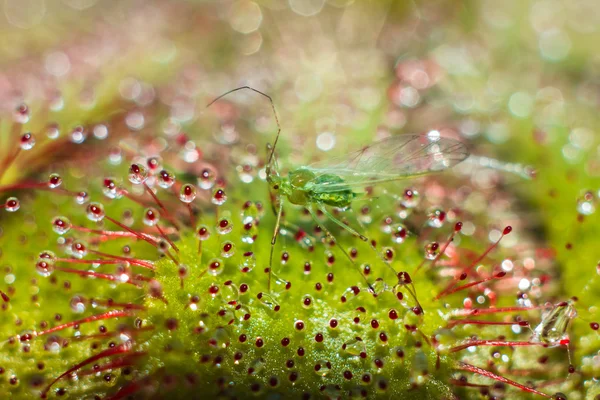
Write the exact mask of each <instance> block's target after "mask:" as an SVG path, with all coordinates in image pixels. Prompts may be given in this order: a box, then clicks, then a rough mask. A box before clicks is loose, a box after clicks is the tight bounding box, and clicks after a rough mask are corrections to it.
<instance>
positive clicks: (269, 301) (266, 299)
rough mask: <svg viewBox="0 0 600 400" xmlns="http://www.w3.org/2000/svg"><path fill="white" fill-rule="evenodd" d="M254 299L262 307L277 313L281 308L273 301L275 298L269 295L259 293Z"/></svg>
mask: <svg viewBox="0 0 600 400" xmlns="http://www.w3.org/2000/svg"><path fill="white" fill-rule="evenodd" d="M256 298H257V299H258V301H260V302H261V304H262V305H263V306H265V307H267V308H268V309H270V310H272V311H275V312H277V311H279V309H280V308H281V306H280V305H279V303H278V302H277V301H276V300H275V297H273V296H272V295H271V294H269V293H265V292H261V293H259V294H258V295H256Z"/></svg>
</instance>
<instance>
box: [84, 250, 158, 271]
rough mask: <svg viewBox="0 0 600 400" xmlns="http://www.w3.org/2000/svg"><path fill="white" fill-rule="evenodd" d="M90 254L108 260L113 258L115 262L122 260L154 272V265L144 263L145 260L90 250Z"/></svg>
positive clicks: (148, 262)
mask: <svg viewBox="0 0 600 400" xmlns="http://www.w3.org/2000/svg"><path fill="white" fill-rule="evenodd" d="M88 251H89V252H90V253H93V254H96V255H99V256H102V257H108V258H113V259H115V260H120V261H126V262H128V263H130V264H132V265H137V266H139V267H143V268H147V269H150V270H154V264H152V263H151V262H150V261H144V260H140V259H137V258H131V257H123V256H117V255H114V254H108V253H103V252H101V251H96V250H88Z"/></svg>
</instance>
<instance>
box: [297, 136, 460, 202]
mask: <svg viewBox="0 0 600 400" xmlns="http://www.w3.org/2000/svg"><path fill="white" fill-rule="evenodd" d="M468 156H469V152H468V150H467V146H466V145H465V144H464V143H462V142H460V141H458V140H455V139H450V138H445V137H441V136H439V135H433V134H425V135H397V136H392V137H389V138H386V139H383V140H381V141H379V142H375V143H373V144H372V145H370V146H367V147H364V148H363V149H361V150H358V151H355V152H353V153H350V154H347V155H346V156H342V157H338V158H334V159H329V160H327V161H322V162H318V163H315V164H311V165H309V166H308V167H307V169H309V170H310V171H312V172H313V173H314V174H315V175H316V178H315V179H314V180H313V181H319V184H318V185H315V187H314V189H313V190H314V191H315V192H318V193H325V192H335V191H340V190H347V189H349V188H353V187H357V186H361V185H363V186H364V185H370V184H374V183H382V182H389V181H394V180H399V179H403V178H408V177H413V176H419V175H424V174H428V173H432V172H437V171H442V170H445V169H447V168H451V167H453V166H454V165H456V164H458V163H459V162H461V161H463V160H464V159H465V158H467V157H468ZM324 174H333V175H336V176H338V177H340V178H342V180H343V182H339V181H338V182H335V181H332V182H331V183H329V182H327V181H326V180H325V181H323V180H322V179H319V177H321V176H322V175H324Z"/></svg>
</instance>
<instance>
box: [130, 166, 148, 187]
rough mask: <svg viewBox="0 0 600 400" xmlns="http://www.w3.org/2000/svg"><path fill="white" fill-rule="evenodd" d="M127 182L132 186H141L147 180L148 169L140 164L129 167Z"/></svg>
mask: <svg viewBox="0 0 600 400" xmlns="http://www.w3.org/2000/svg"><path fill="white" fill-rule="evenodd" d="M128 177H129V182H131V183H133V184H134V185H141V184H142V183H144V182H146V180H147V179H148V169H146V167H144V166H143V165H142V164H138V163H134V164H131V166H130V167H129V175H128Z"/></svg>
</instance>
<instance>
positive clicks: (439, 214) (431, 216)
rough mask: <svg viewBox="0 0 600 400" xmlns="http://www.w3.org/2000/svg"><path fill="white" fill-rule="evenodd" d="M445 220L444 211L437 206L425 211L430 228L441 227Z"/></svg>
mask: <svg viewBox="0 0 600 400" xmlns="http://www.w3.org/2000/svg"><path fill="white" fill-rule="evenodd" d="M445 220H446V212H445V211H444V210H441V209H439V208H431V209H429V211H428V212H427V225H429V226H430V227H432V228H441V227H442V225H444V221H445Z"/></svg>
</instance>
